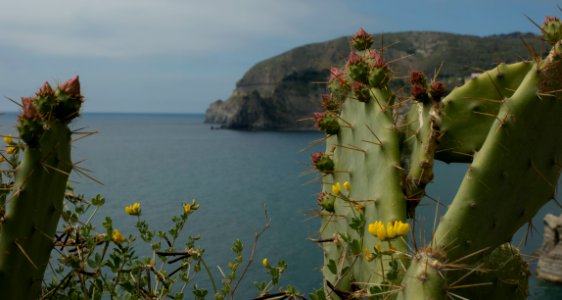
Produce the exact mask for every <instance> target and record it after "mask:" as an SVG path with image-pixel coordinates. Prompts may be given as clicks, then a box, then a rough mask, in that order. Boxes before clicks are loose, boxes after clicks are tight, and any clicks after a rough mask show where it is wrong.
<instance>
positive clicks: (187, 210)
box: [183, 203, 191, 214]
mask: <svg viewBox="0 0 562 300" xmlns="http://www.w3.org/2000/svg"><path fill="white" fill-rule="evenodd" d="M183 211H184V212H185V213H186V214H189V213H190V212H191V204H187V203H184V205H183Z"/></svg>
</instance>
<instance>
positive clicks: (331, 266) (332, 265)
mask: <svg viewBox="0 0 562 300" xmlns="http://www.w3.org/2000/svg"><path fill="white" fill-rule="evenodd" d="M328 269H329V270H330V272H332V274H334V275H335V274H337V273H338V267H337V266H336V261H334V260H333V259H330V261H329V262H328Z"/></svg>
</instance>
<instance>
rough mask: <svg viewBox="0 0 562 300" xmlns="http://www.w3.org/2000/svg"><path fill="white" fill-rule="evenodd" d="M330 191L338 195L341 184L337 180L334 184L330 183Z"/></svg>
mask: <svg viewBox="0 0 562 300" xmlns="http://www.w3.org/2000/svg"><path fill="white" fill-rule="evenodd" d="M332 193H334V194H336V195H339V194H340V193H341V185H340V183H339V182H336V184H333V185H332Z"/></svg>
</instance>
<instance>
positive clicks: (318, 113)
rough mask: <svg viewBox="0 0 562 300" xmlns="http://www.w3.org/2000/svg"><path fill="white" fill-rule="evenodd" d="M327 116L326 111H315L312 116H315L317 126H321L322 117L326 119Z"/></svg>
mask: <svg viewBox="0 0 562 300" xmlns="http://www.w3.org/2000/svg"><path fill="white" fill-rule="evenodd" d="M325 116H326V113H323V112H315V113H313V114H312V118H314V122H315V123H316V126H317V127H319V126H320V121H322V119H324V117H325Z"/></svg>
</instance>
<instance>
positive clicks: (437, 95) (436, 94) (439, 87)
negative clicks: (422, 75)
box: [429, 81, 447, 101]
mask: <svg viewBox="0 0 562 300" xmlns="http://www.w3.org/2000/svg"><path fill="white" fill-rule="evenodd" d="M446 93H447V90H446V89H445V85H444V84H443V82H441V81H433V82H432V83H431V86H430V87H429V94H430V95H431V98H432V99H433V100H435V101H441V98H443V96H445V94H446Z"/></svg>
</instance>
